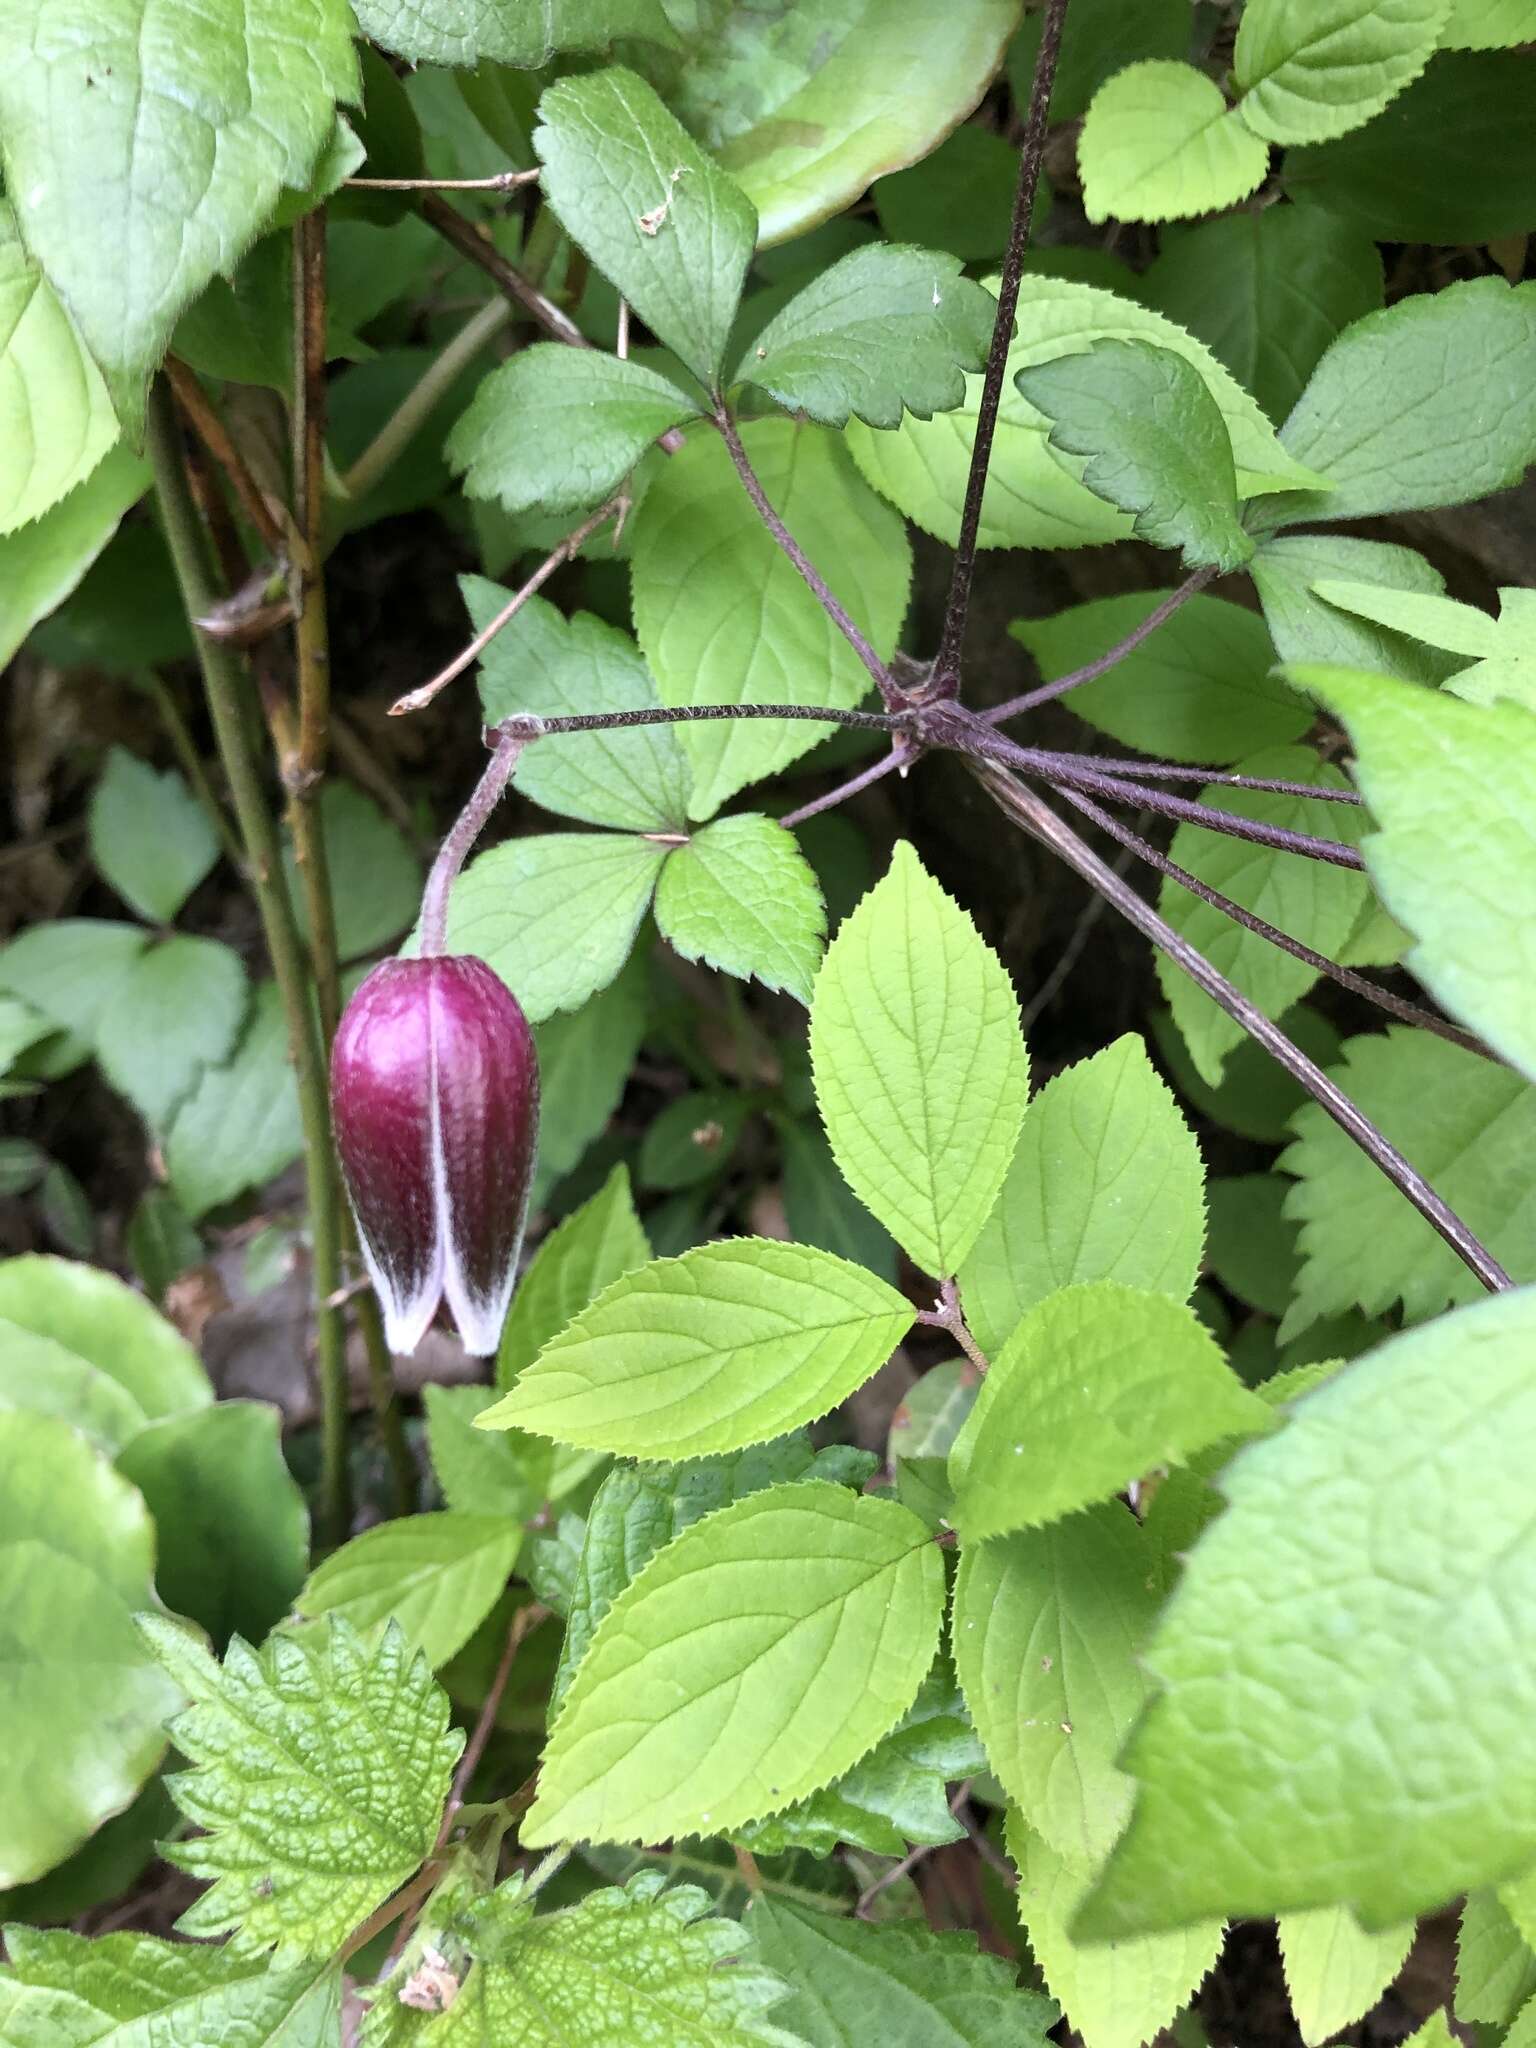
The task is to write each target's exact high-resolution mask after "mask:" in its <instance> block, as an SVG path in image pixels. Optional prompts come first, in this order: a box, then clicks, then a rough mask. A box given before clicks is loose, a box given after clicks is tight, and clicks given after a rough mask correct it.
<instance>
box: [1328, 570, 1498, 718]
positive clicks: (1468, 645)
mask: <svg viewBox="0 0 1536 2048" xmlns="http://www.w3.org/2000/svg"><path fill="white" fill-rule="evenodd" d="M1312 587H1313V589H1314V590H1315V591H1316V593H1317V595H1318V596H1319V597H1320V598H1322V599H1323V601H1324V602H1325V603H1326V604H1331V605H1337V606H1338V607H1339V608H1340V609H1341V610H1343V611H1347V612H1353V613H1355V614H1357V615H1358V616H1361V617H1363V618H1366V619H1370V620H1372V621H1374V622H1375V623H1376V624H1377V625H1380V626H1385V627H1387V628H1389V629H1391V630H1392V631H1393V632H1394V633H1397V634H1405V635H1409V636H1411V637H1412V638H1414V639H1416V640H1424V641H1427V642H1428V643H1429V645H1430V646H1431V647H1438V648H1445V649H1448V650H1449V651H1450V652H1451V653H1452V654H1458V655H1467V656H1471V657H1473V660H1472V666H1471V667H1470V668H1458V670H1457V672H1456V674H1455V675H1454V676H1452V677H1451V679H1450V682H1449V683H1448V685H1447V687H1448V688H1449V689H1450V691H1451V692H1452V694H1453V695H1455V696H1457V697H1461V698H1464V699H1465V700H1466V701H1467V702H1468V703H1471V704H1491V703H1492V702H1494V700H1495V699H1496V698H1499V697H1507V698H1508V699H1509V700H1510V701H1511V702H1512V703H1517V704H1523V705H1524V707H1525V709H1526V710H1528V711H1536V659H1533V658H1532V653H1531V627H1532V624H1533V622H1536V594H1533V593H1532V592H1531V591H1529V590H1521V589H1503V590H1500V592H1499V616H1498V617H1497V618H1496V619H1492V618H1490V617H1489V616H1488V614H1487V612H1485V611H1482V610H1480V609H1479V608H1478V607H1477V606H1476V605H1471V604H1462V603H1460V602H1459V600H1457V599H1455V598H1450V597H1441V596H1438V595H1434V594H1429V593H1420V592H1418V591H1403V590H1391V589H1383V588H1382V587H1381V586H1380V585H1379V584H1375V583H1355V582H1350V581H1348V580H1338V579H1329V578H1327V577H1324V578H1320V579H1319V580H1318V581H1317V582H1316V583H1314V585H1313V586H1312Z"/></svg>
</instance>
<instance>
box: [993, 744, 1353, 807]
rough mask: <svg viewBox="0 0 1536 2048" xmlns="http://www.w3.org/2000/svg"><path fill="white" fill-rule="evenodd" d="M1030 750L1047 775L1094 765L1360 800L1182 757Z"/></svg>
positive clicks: (1140, 775)
mask: <svg viewBox="0 0 1536 2048" xmlns="http://www.w3.org/2000/svg"><path fill="white" fill-rule="evenodd" d="M1026 752H1027V753H1028V755H1029V758H1030V760H1031V761H1032V762H1034V763H1035V764H1036V765H1037V766H1038V768H1039V769H1040V772H1041V773H1042V774H1045V775H1050V774H1052V773H1053V772H1054V771H1055V770H1056V769H1058V768H1066V769H1082V768H1091V769H1092V770H1093V771H1094V773H1095V774H1096V775H1116V776H1120V777H1121V778H1123V779H1129V780H1131V781H1134V782H1199V783H1203V784H1204V785H1205V786H1206V787H1207V788H1209V789H1261V790H1265V791H1268V792H1270V793H1272V794H1273V795H1275V796H1298V797H1303V798H1305V799H1306V800H1307V801H1308V802H1309V803H1320V804H1353V805H1355V806H1357V807H1358V806H1359V803H1360V792H1359V791H1358V790H1355V789H1331V788H1329V787H1328V786H1327V784H1325V783H1318V782H1282V781H1279V780H1277V779H1276V778H1274V777H1272V776H1268V775H1233V774H1229V773H1228V771H1227V770H1226V769H1225V768H1196V767H1189V766H1187V765H1186V764H1185V763H1183V762H1181V761H1132V760H1129V759H1127V758H1125V757H1124V756H1121V755H1117V754H1081V753H1070V754H1065V753H1060V752H1053V751H1052V750H1051V749H1050V748H1048V747H1029V748H1027V749H1026Z"/></svg>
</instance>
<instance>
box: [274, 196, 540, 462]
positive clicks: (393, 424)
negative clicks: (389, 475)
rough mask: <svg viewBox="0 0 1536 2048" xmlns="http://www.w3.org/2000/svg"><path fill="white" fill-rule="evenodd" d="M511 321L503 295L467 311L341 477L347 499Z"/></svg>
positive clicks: (393, 454)
mask: <svg viewBox="0 0 1536 2048" xmlns="http://www.w3.org/2000/svg"><path fill="white" fill-rule="evenodd" d="M301 225H302V223H301ZM511 320H512V308H511V307H510V306H509V305H508V304H507V302H506V300H505V299H487V300H486V302H485V304H484V305H483V306H481V307H480V309H479V310H478V312H475V313H472V314H471V315H470V317H469V319H468V320H466V321H465V323H464V325H463V326H462V327H461V328H460V329H459V331H458V333H457V334H456V335H455V336H454V337H453V339H452V341H450V342H449V343H448V344H447V346H446V347H445V348H444V349H443V350H442V352H441V354H440V355H438V356H437V357H436V359H435V360H434V361H432V362H430V363H429V364H428V365H427V367H426V369H425V370H423V371H422V373H421V376H420V377H419V378H418V379H417V381H416V382H415V383H414V384H413V385H412V386H411V388H410V390H409V391H407V393H406V394H405V396H404V398H402V399H401V401H400V403H399V405H398V406H396V408H395V410H394V411H393V412H392V413H391V414H390V416H389V418H388V419H387V420H386V421H385V422H384V424H383V426H382V427H380V429H379V431H378V432H377V434H375V435H374V437H373V439H372V440H371V441H370V442H369V443H368V446H367V447H366V448H365V449H364V450H363V452H362V454H361V455H359V456H358V458H357V460H356V462H354V463H353V465H352V467H351V468H350V469H349V470H348V471H347V472H346V474H345V475H344V476H343V477H342V479H341V487H342V490H343V491H344V492H345V493H346V495H347V496H348V497H349V498H361V497H362V496H363V495H364V493H365V492H366V491H368V490H370V489H371V488H372V487H373V485H374V484H376V483H377V482H378V480H379V478H380V477H381V476H383V474H384V472H385V471H386V470H387V469H388V468H389V467H390V465H391V464H392V463H393V462H394V461H395V460H396V458H397V457H398V456H399V455H400V454H401V452H402V451H403V450H404V449H405V448H406V447H407V446H408V445H409V443H410V442H411V441H413V440H414V439H415V437H416V435H417V434H418V433H419V432H420V430H421V428H422V426H423V424H424V423H425V421H426V420H427V418H428V416H429V415H430V414H431V413H432V412H433V411H434V410H435V408H436V407H437V405H438V403H439V402H440V401H441V399H442V398H443V397H444V395H445V394H446V393H447V392H449V391H450V390H452V388H453V386H454V385H455V384H456V383H457V382H458V380H459V378H460V376H461V375H462V374H463V372H464V371H465V370H467V369H468V367H469V365H470V364H471V363H472V362H473V361H474V360H475V357H476V356H477V355H479V354H480V352H481V350H482V349H484V348H486V347H487V346H488V345H489V344H490V343H491V342H492V341H494V340H495V338H496V336H497V335H498V334H500V332H501V331H502V329H503V328H504V327H507V326H509V325H510V324H511Z"/></svg>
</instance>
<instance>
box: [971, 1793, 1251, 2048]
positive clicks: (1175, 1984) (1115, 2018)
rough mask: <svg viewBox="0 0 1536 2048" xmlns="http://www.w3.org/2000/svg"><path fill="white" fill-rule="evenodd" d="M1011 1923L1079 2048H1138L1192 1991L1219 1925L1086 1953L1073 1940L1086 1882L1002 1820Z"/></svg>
mask: <svg viewBox="0 0 1536 2048" xmlns="http://www.w3.org/2000/svg"><path fill="white" fill-rule="evenodd" d="M1008 1853H1009V1855H1010V1856H1011V1857H1012V1858H1013V1861H1014V1864H1015V1865H1016V1867H1017V1869H1018V1873H1019V1889H1018V1895H1017V1896H1018V1907H1019V1920H1020V1922H1021V1924H1022V1926H1023V1928H1024V1932H1025V1934H1026V1935H1027V1936H1028V1938H1029V1945H1030V1947H1031V1948H1032V1949H1033V1950H1034V1954H1035V1961H1036V1962H1037V1963H1038V1964H1039V1965H1040V1969H1041V1974H1042V1975H1043V1976H1044V1978H1045V1981H1046V1983H1047V1984H1048V1985H1049V1986H1050V1989H1051V1993H1052V1995H1053V1996H1054V1997H1056V1998H1059V1999H1060V2000H1061V2002H1062V2004H1063V2006H1065V2008H1066V2013H1067V2018H1068V2019H1069V2020H1070V2021H1071V2022H1072V2025H1073V2026H1074V2028H1075V2029H1076V2030H1077V2032H1078V2033H1079V2034H1080V2035H1081V2036H1082V2038H1083V2042H1084V2048H1142V2043H1143V2042H1145V2041H1150V2040H1151V2039H1152V2037H1153V2036H1154V2035H1155V2034H1156V2033H1158V2031H1159V2030H1160V2029H1161V2028H1162V2027H1164V2026H1166V2025H1167V2023H1168V2022H1169V2020H1171V2019H1172V2018H1173V2017H1174V2016H1175V2014H1176V2013H1177V2012H1178V2010H1179V2008H1180V2007H1181V2006H1182V2005H1184V2004H1185V2003H1186V2002H1187V2001H1188V2000H1189V1999H1190V1998H1191V1997H1192V1996H1193V1995H1194V1993H1195V1992H1196V1991H1197V1990H1198V1989H1199V1987H1200V1985H1201V1984H1202V1982H1203V1981H1204V1979H1205V1977H1206V1976H1207V1974H1208V1973H1209V1971H1210V1970H1211V1969H1212V1967H1213V1966H1214V1964H1215V1962H1216V1958H1217V1957H1218V1956H1219V1955H1220V1954H1221V1947H1222V1942H1223V1940H1224V1939H1225V1937H1226V1929H1225V1928H1224V1927H1223V1926H1221V1925H1220V1924H1219V1923H1217V1924H1214V1925H1212V1924H1210V1923H1205V1924H1202V1925H1199V1926H1193V1927H1183V1928H1180V1929H1179V1930H1178V1931H1177V1932H1171V1933H1167V1934H1150V1935H1140V1936H1137V1937H1133V1938H1131V1939H1129V1940H1127V1939H1125V1938H1123V1937H1122V1938H1121V1939H1120V1940H1117V1941H1111V1942H1107V1943H1104V1944H1103V1945H1087V1944H1084V1943H1083V1942H1081V1941H1079V1940H1078V1939H1077V1938H1076V1936H1075V1934H1074V1932H1073V1922H1074V1920H1075V1918H1076V1915H1077V1911H1078V1906H1079V1903H1080V1901H1081V1900H1082V1898H1083V1896H1084V1894H1085V1893H1086V1892H1087V1891H1088V1889H1089V1886H1090V1884H1091V1882H1092V1879H1091V1877H1090V1875H1089V1873H1088V1872H1087V1871H1086V1870H1080V1869H1078V1868H1076V1867H1075V1866H1074V1865H1072V1864H1071V1863H1069V1862H1067V1861H1065V1860H1064V1859H1063V1858H1062V1857H1060V1856H1058V1855H1057V1853H1056V1851H1055V1850H1054V1849H1052V1848H1051V1847H1050V1846H1049V1844H1047V1843H1046V1842H1044V1841H1042V1840H1041V1838H1040V1837H1039V1835H1037V1834H1036V1833H1035V1832H1034V1830H1033V1829H1032V1828H1031V1827H1030V1826H1029V1825H1028V1823H1027V1822H1026V1821H1025V1820H1024V1818H1023V1816H1022V1815H1020V1814H1018V1813H1015V1812H1012V1811H1010V1813H1009V1815H1008Z"/></svg>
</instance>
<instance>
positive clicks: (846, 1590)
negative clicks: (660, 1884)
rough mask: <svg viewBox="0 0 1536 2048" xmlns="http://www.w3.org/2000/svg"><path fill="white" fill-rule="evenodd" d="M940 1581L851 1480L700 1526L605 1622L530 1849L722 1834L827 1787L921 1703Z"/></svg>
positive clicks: (542, 1793) (935, 1564)
mask: <svg viewBox="0 0 1536 2048" xmlns="http://www.w3.org/2000/svg"><path fill="white" fill-rule="evenodd" d="M785 1559H792V1560H794V1563H793V1565H792V1566H787V1565H786V1564H785V1562H784V1560H785ZM943 1588H944V1568H943V1560H942V1558H941V1557H940V1554H939V1552H938V1551H937V1549H935V1548H934V1546H933V1544H932V1542H931V1541H930V1540H929V1536H928V1532H927V1530H926V1529H924V1527H923V1525H922V1523H921V1522H919V1521H918V1520H917V1519H916V1517H915V1516H912V1515H910V1514H908V1513H907V1511H906V1510H905V1509H904V1508H900V1507H897V1506H896V1505H895V1504H894V1503H892V1502H890V1501H882V1500H874V1499H869V1498H862V1499H859V1498H855V1497H854V1496H853V1495H851V1494H849V1493H846V1492H844V1491H843V1489H842V1488H840V1487H832V1486H826V1485H823V1484H820V1483H818V1482H816V1481H810V1482H807V1483H801V1484H797V1485H791V1486H779V1487H773V1488H770V1489H769V1490H767V1491H766V1492H763V1493H759V1494H752V1495H749V1496H748V1498H747V1499H746V1500H742V1501H737V1502H736V1503H735V1504H734V1505H733V1506H731V1507H727V1508H722V1509H721V1510H720V1511H719V1513H718V1514H714V1515H710V1516H707V1517H706V1518H705V1519H704V1520H703V1521H702V1522H697V1523H695V1524H694V1526H693V1527H692V1528H691V1529H686V1530H684V1532H683V1533H682V1535H681V1536H679V1537H678V1538H677V1539H676V1541H675V1542H673V1543H671V1544H669V1545H668V1546H667V1548H666V1549H665V1550H664V1551H662V1552H661V1553H660V1554H659V1555H658V1556H657V1557H655V1558H653V1559H652V1561H651V1563H650V1564H649V1565H647V1566H646V1568H645V1570H644V1571H643V1572H641V1573H640V1575H639V1577H638V1578H636V1579H634V1580H632V1581H631V1582H630V1584H629V1585H628V1586H627V1587H626V1588H625V1590H624V1591H623V1592H622V1593H621V1594H620V1595H619V1597H618V1599H617V1600H616V1601H615V1602H614V1604H613V1606H612V1607H611V1608H610V1609H609V1610H608V1613H607V1615H606V1616H605V1617H604V1619H603V1621H602V1622H601V1623H600V1624H599V1626H598V1629H597V1632H596V1634H595V1635H594V1636H593V1639H592V1645H591V1648H590V1649H589V1650H588V1652H587V1654H586V1656H585V1658H584V1659H583V1660H582V1664H581V1667H580V1669H579V1670H578V1671H577V1674H576V1677H575V1679H574V1680H573V1682H572V1685H571V1689H570V1691H569V1693H568V1694H567V1695H566V1699H565V1704H564V1706H563V1708H562V1709H561V1713H560V1718H559V1720H558V1721H557V1722H556V1724H555V1729H554V1733H553V1735H552V1736H551V1738H550V1742H549V1747H548V1749H547V1750H546V1752H545V1757H544V1764H543V1768H542V1771H541V1775H540V1786H539V1796H538V1798H537V1800H536V1801H535V1803H534V1806H533V1809H532V1811H531V1812H530V1814H529V1816H528V1819H527V1821H526V1822H525V1823H524V1826H523V1830H522V1839H523V1841H524V1842H525V1843H527V1844H529V1845H530V1846H533V1847H537V1846H540V1845H542V1844H546V1843H550V1842H556V1841H568V1840H570V1839H571V1838H572V1837H573V1836H579V1837H582V1838H584V1839H588V1840H592V1841H609V1842H612V1841H621V1842H622V1841H655V1840H658V1839H660V1838H662V1837H665V1836H668V1835H676V1834H693V1833H702V1834H711V1833H717V1832H721V1831H724V1832H729V1830H730V1829H731V1828H733V1827H736V1826H739V1825H740V1823H741V1822H743V1821H746V1820H751V1819H754V1818H756V1817H757V1816H758V1815H760V1814H763V1813H767V1812H771V1811H773V1810H774V1809H776V1808H780V1807H784V1806H787V1805H789V1804H790V1803H791V1802H792V1801H794V1800H796V1799H800V1798H803V1797H804V1796H805V1795H806V1794H807V1793H808V1792H814V1791H816V1790H817V1789H818V1787H820V1786H822V1785H826V1784H830V1783H831V1782H832V1780H833V1779H835V1778H838V1777H840V1776H841V1775H842V1774H843V1772H844V1771H846V1770H848V1769H849V1768H850V1767H851V1766H852V1765H853V1764H854V1763H856V1762H857V1761H858V1759H859V1757H860V1756H861V1755H862V1754H863V1753H864V1751H865V1750H867V1749H869V1748H870V1747H871V1745H872V1744H874V1743H875V1742H878V1740H879V1739H880V1737H881V1736H882V1735H883V1734H885V1732H886V1731H887V1729H889V1728H891V1727H892V1726H894V1724H895V1723H896V1722H897V1721H898V1720H899V1719H900V1718H901V1716H902V1715H903V1714H904V1713H905V1712H906V1710H907V1708H908V1707H909V1706H910V1705H911V1704H912V1701H913V1700H914V1699H915V1698H916V1696H917V1689H918V1687H919V1686H920V1685H921V1683H922V1681H923V1678H924V1676H925V1675H926V1673H927V1670H928V1667H929V1665H930V1664H931V1663H932V1661H933V1656H934V1652H935V1650H936V1648H937V1646H938V1633H939V1625H940V1620H941V1611H942V1605H943ZM727 1727H728V1728H729V1731H730V1734H729V1741H726V1740H724V1739H723V1738H724V1736H725V1732H726V1729H727Z"/></svg>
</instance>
